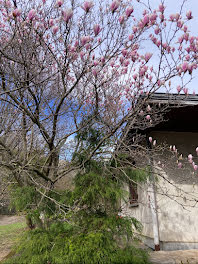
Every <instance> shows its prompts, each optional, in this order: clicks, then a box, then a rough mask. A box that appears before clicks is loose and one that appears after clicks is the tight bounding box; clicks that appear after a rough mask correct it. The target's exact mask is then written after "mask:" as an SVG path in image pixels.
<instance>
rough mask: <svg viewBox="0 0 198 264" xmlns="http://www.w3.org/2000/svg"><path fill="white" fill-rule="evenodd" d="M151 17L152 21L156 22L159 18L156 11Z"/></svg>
mask: <svg viewBox="0 0 198 264" xmlns="http://www.w3.org/2000/svg"><path fill="white" fill-rule="evenodd" d="M149 19H150V21H151V23H153V22H155V21H156V19H157V14H156V13H153V14H151V15H150V17H149Z"/></svg>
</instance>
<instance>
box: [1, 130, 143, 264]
mask: <svg viewBox="0 0 198 264" xmlns="http://www.w3.org/2000/svg"><path fill="white" fill-rule="evenodd" d="M80 137H81V139H80V140H83V141H85V140H86V138H87V137H88V138H89V139H91V140H87V141H86V144H85V147H86V148H85V149H81V150H80V151H79V152H78V153H77V154H76V155H75V157H74V160H75V162H84V161H85V160H86V155H87V152H88V151H89V150H90V149H91V148H93V147H94V145H95V144H96V143H97V141H99V140H100V136H99V133H96V131H95V130H94V129H92V130H89V133H87V131H85V134H84V135H78V139H79V138H80ZM93 138H94V140H93ZM92 140H93V141H92ZM92 142H94V143H93V144H92ZM79 157H80V158H79ZM113 167H114V166H113V165H112V161H108V162H107V161H105V162H102V161H98V160H97V161H96V160H94V159H91V160H89V162H85V163H84V168H85V170H84V172H83V173H82V172H81V173H78V174H77V175H76V177H75V179H74V189H73V190H72V191H65V192H58V191H56V192H53V191H51V192H49V193H48V194H47V195H48V196H49V197H53V195H56V197H55V198H56V201H58V202H59V203H60V204H64V206H65V208H66V207H67V208H70V210H68V211H66V214H62V215H61V214H60V212H59V213H58V211H57V213H55V212H56V206H55V205H54V204H53V203H52V202H51V200H50V201H49V200H47V199H46V198H43V200H42V203H38V201H40V199H41V197H39V194H38V193H37V194H35V189H34V187H31V186H29V187H23V188H21V187H18V188H15V190H14V191H13V193H12V194H13V198H14V202H13V205H14V206H15V208H16V209H17V210H22V211H24V210H25V211H26V212H27V213H29V214H30V213H31V214H32V215H33V216H34V217H35V216H36V217H37V219H38V218H39V213H40V212H42V211H45V213H46V215H47V216H48V218H50V224H49V225H48V227H46V226H44V227H43V228H41V227H40V226H39V228H36V229H34V230H31V231H28V232H26V234H25V235H24V237H23V239H22V240H21V242H20V245H19V247H18V248H17V249H16V254H15V256H14V257H13V258H12V259H9V260H7V261H6V262H4V264H18V263H20V264H38V263H39V264H67V263H68V264H83V263H84V264H122V263H123V264H124V263H126V264H129V263H130V264H145V263H148V259H147V254H146V253H145V252H144V251H142V250H140V249H136V248H135V247H134V246H131V245H130V241H131V239H135V237H134V229H136V230H138V231H141V224H140V223H139V222H138V221H137V220H136V219H135V218H133V217H122V216H121V215H120V205H119V202H120V200H121V199H122V198H123V197H124V196H125V195H126V191H123V179H124V175H120V178H119V177H118V176H116V177H115V175H114V169H113ZM107 168H108V169H107ZM126 173H127V175H128V177H129V178H134V179H135V180H137V179H139V180H143V179H145V175H144V174H143V173H142V172H134V170H132V169H130V168H127V169H126ZM125 180H126V181H128V178H126V179H125ZM33 204H34V206H35V208H33V206H32V205H33ZM36 205H37V206H36ZM47 208H48V209H49V208H50V210H47ZM71 208H72V209H71ZM50 211H51V212H53V213H51V214H50ZM36 217H35V219H36Z"/></svg>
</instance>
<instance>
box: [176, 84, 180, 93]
mask: <svg viewBox="0 0 198 264" xmlns="http://www.w3.org/2000/svg"><path fill="white" fill-rule="evenodd" d="M177 92H178V93H180V92H181V86H180V85H178V86H177Z"/></svg>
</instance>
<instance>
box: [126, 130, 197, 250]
mask: <svg viewBox="0 0 198 264" xmlns="http://www.w3.org/2000/svg"><path fill="white" fill-rule="evenodd" d="M152 137H153V139H156V140H157V142H158V144H160V143H163V144H164V143H166V144H167V145H175V146H176V148H177V149H178V151H179V154H181V153H182V154H183V156H184V157H187V155H188V154H189V153H191V154H192V155H193V156H194V157H195V158H194V161H195V163H196V162H197V163H198V158H197V156H196V152H195V149H196V147H197V146H198V133H181V132H155V133H152ZM178 156H179V155H178ZM158 158H159V160H160V161H161V164H163V165H157V163H158ZM176 160H177V159H176V157H174V156H173V155H172V154H170V152H166V151H165V152H164V153H163V155H162V156H159V157H157V156H156V157H155V162H154V164H155V173H157V174H158V175H159V176H158V180H157V183H156V186H157V193H156V198H157V208H158V209H157V212H158V220H159V234H160V241H163V242H166V243H173V244H174V243H175V245H176V244H177V243H181V244H182V243H183V244H186V245H187V244H188V246H186V248H198V171H197V172H195V173H193V169H192V165H190V164H189V163H188V161H185V159H183V160H181V162H182V163H183V168H182V169H178V167H177V163H176ZM138 193H139V206H138V207H129V205H126V204H125V209H124V211H123V213H124V214H127V215H131V216H133V217H136V218H137V219H138V220H139V221H140V222H141V223H142V225H143V232H142V234H143V235H144V236H145V237H150V238H153V228H152V217H151V211H150V206H149V198H148V196H149V194H148V192H147V186H146V185H144V186H141V187H138ZM196 200H197V203H196ZM123 208H124V204H123ZM191 245H192V246H191ZM184 248H185V247H184Z"/></svg>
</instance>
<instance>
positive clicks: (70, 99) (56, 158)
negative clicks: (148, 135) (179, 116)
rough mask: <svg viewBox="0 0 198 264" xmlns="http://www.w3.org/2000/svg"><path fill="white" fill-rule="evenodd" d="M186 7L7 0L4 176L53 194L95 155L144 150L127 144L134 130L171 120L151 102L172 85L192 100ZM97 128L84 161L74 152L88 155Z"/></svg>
mask: <svg viewBox="0 0 198 264" xmlns="http://www.w3.org/2000/svg"><path fill="white" fill-rule="evenodd" d="M185 2H186V1H185V0H184V1H183V3H182V5H181V8H180V9H179V12H178V13H175V14H168V13H167V12H166V6H165V3H164V1H162V2H161V3H160V4H159V6H155V7H152V6H151V4H150V2H149V1H140V0H139V1H125V0H123V1H121V0H120V1H119V0H114V1H112V0H110V1H108V0H107V1H100V0H98V1H94V2H92V1H84V2H83V1H74V0H69V1H63V0H58V1H46V0H43V1H41V0H38V1H26V0H20V1H17V0H13V1H9V0H5V1H4V0H1V1H0V16H1V23H0V75H1V88H0V106H1V108H2V109H3V111H1V113H0V115H1V116H0V117H1V119H0V122H1V128H0V129H1V130H0V131H1V134H0V166H1V167H2V171H4V172H5V171H6V173H7V174H9V175H11V176H12V177H14V178H15V180H16V181H17V182H18V183H19V184H20V185H26V184H29V183H31V184H33V185H35V186H36V187H37V188H38V191H39V190H40V189H39V188H40V186H42V187H45V188H46V190H49V189H53V187H54V184H55V183H56V182H57V181H58V180H60V179H61V178H62V177H64V176H65V175H68V173H70V172H71V171H72V170H81V169H83V168H84V166H85V164H86V163H87V162H89V160H90V159H95V160H97V159H101V158H103V159H105V160H107V158H109V157H112V156H113V157H114V159H116V157H117V156H116V154H115V150H116V149H121V147H120V146H123V144H125V145H126V148H128V149H132V147H137V145H138V143H139V142H140V141H141V138H140V137H139V136H137V137H136V136H135V135H134V138H133V140H130V141H128V143H127V140H125V139H126V135H127V133H128V131H130V130H131V129H136V130H138V129H140V128H141V129H142V128H144V129H145V128H147V127H151V126H154V125H155V124H156V123H157V122H159V121H160V120H161V119H162V118H163V117H162V116H161V113H162V112H163V111H164V108H163V107H162V108H158V107H156V108H154V107H151V106H150V105H148V104H147V100H148V99H149V97H150V96H151V95H152V94H153V93H155V92H157V91H165V92H167V93H170V92H171V91H174V90H173V89H177V92H178V93H185V94H186V95H187V94H188V88H187V84H188V83H189V82H190V80H191V79H192V78H193V77H192V76H193V72H194V71H195V69H196V68H197V50H198V38H197V37H195V36H191V33H190V30H189V29H188V21H189V20H191V19H192V18H193V16H192V12H191V11H187V13H186V11H185V12H184V11H183V10H184V6H185V5H184V4H185ZM137 11H138V12H137ZM174 79H175V81H177V85H178V86H177V87H173V86H172V83H174V81H172V80H174ZM141 95H144V96H142V97H141ZM140 98H142V99H141V100H140ZM91 128H92V129H93V130H94V129H95V130H97V131H99V136H98V139H99V140H96V141H95V143H94V144H92V146H91V147H89V148H88V150H87V152H86V153H85V157H86V158H85V159H83V161H80V159H76V158H75V157H76V156H75V155H74V154H75V153H78V152H82V151H83V150H86V149H87V145H86V143H85V144H82V139H83V133H87V134H88V133H89V132H90V129H91ZM92 132H93V131H92ZM92 134H93V133H92ZM92 134H91V136H92ZM77 135H80V136H77ZM91 136H90V138H91ZM74 138H75V140H74ZM93 139H94V137H93ZM150 140H152V139H150ZM72 143H73V147H72V148H71V145H72ZM153 143H154V142H153ZM154 144H156V142H155V143H154ZM129 145H130V148H129ZM141 148H143V147H141ZM135 149H137V148H133V150H134V151H135ZM68 153H69V154H68ZM128 153H131V151H128ZM66 155H68V156H67V162H64V160H66V158H65V156H66ZM131 155H132V154H131ZM128 162H131V161H130V159H128ZM60 167H61V169H60ZM42 190H43V189H42ZM43 195H47V194H46V192H45V193H43Z"/></svg>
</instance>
